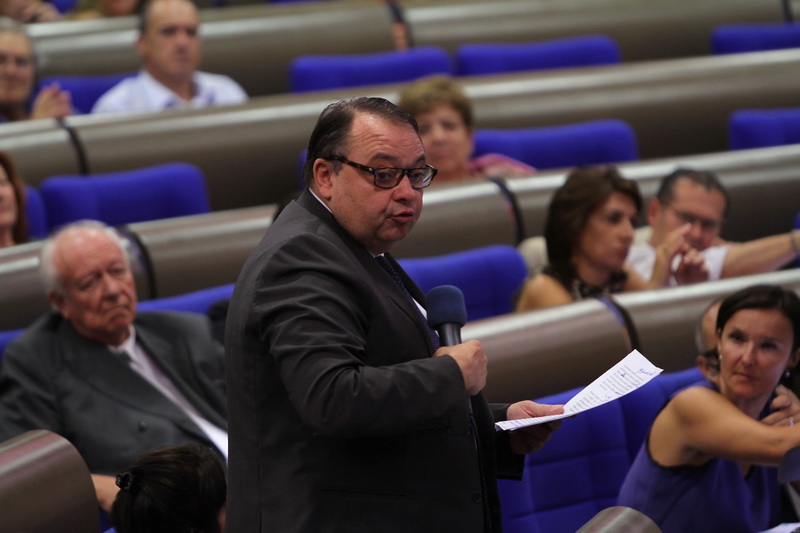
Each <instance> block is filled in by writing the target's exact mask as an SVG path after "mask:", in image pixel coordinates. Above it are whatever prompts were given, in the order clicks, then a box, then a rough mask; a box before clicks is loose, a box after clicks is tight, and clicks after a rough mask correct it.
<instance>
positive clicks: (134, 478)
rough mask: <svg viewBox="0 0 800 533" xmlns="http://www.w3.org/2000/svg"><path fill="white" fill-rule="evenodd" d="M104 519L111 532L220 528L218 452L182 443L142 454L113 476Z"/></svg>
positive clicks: (222, 483) (205, 532) (216, 531)
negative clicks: (114, 489) (113, 488)
mask: <svg viewBox="0 0 800 533" xmlns="http://www.w3.org/2000/svg"><path fill="white" fill-rule="evenodd" d="M117 486H119V488H120V491H119V492H118V493H117V498H116V500H115V501H114V505H113V506H112V508H111V515H110V517H109V518H110V521H111V524H112V525H113V526H114V527H115V529H116V531H117V533H224V532H225V502H226V497H227V483H226V480H225V469H224V467H223V463H222V459H221V457H220V456H219V455H218V454H217V453H216V452H215V451H213V450H211V449H210V448H208V447H205V446H202V445H199V444H186V445H180V446H173V447H170V448H164V449H161V450H155V451H152V452H149V453H146V454H143V455H142V456H141V457H140V458H139V460H138V461H137V462H136V464H134V465H133V466H131V467H130V468H129V469H128V470H126V471H125V472H122V473H121V474H119V475H118V476H117Z"/></svg>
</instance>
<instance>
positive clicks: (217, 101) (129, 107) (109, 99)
mask: <svg viewBox="0 0 800 533" xmlns="http://www.w3.org/2000/svg"><path fill="white" fill-rule="evenodd" d="M193 81H194V86H195V96H194V98H192V100H191V101H187V100H184V99H183V98H181V97H180V96H178V95H177V94H175V93H174V92H172V90H170V89H169V88H167V87H166V86H164V85H162V84H161V83H159V82H158V81H157V80H156V79H155V78H153V76H151V75H150V74H149V73H148V72H147V71H145V70H142V71H140V72H139V74H138V75H137V76H134V77H132V78H127V79H124V80H122V81H121V82H119V83H118V84H116V85H115V86H114V87H112V88H111V89H110V90H109V91H108V92H107V93H105V94H104V95H103V96H101V97H100V98H99V99H98V100H97V103H95V105H94V107H93V108H92V113H146V112H154V111H162V110H164V109H196V108H201V107H209V106H215V105H234V104H241V103H244V102H246V101H247V93H245V92H244V89H242V88H241V87H240V86H239V84H238V83H236V82H235V81H233V80H232V79H231V78H229V77H228V76H224V75H222V74H209V73H207V72H199V71H198V72H195V73H194V75H193Z"/></svg>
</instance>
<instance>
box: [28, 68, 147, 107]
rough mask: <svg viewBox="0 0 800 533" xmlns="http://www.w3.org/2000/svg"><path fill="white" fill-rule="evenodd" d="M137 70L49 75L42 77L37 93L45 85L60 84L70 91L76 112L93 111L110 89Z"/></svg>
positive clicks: (133, 74)
mask: <svg viewBox="0 0 800 533" xmlns="http://www.w3.org/2000/svg"><path fill="white" fill-rule="evenodd" d="M135 75H136V73H135V72H127V73H122V74H97V75H93V76H48V77H46V78H42V79H41V81H40V82H39V84H38V85H37V93H38V91H41V90H42V89H43V88H45V87H49V86H50V85H53V84H54V83H55V84H58V85H59V86H60V87H61V88H62V89H64V90H65V91H68V92H69V93H70V99H71V101H72V108H73V109H74V110H75V112H76V113H79V114H84V115H85V114H88V113H91V112H92V107H94V104H95V102H97V100H98V99H99V98H100V97H101V96H103V94H105V93H106V92H108V90H109V89H111V88H112V87H113V86H115V85H116V84H118V83H119V82H121V81H122V80H124V79H125V78H130V77H131V76H135Z"/></svg>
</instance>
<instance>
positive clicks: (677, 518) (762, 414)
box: [618, 285, 800, 533]
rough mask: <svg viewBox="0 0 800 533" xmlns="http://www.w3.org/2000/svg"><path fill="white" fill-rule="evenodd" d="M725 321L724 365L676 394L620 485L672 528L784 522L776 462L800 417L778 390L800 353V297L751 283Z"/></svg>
mask: <svg viewBox="0 0 800 533" xmlns="http://www.w3.org/2000/svg"><path fill="white" fill-rule="evenodd" d="M716 326H717V343H718V348H719V361H720V369H719V373H718V374H717V375H716V376H713V377H711V378H710V379H709V380H708V381H703V382H700V383H697V384H695V385H691V386H689V387H687V388H684V389H682V390H680V391H678V392H677V393H676V394H675V395H674V396H673V397H672V398H671V399H670V400H669V401H668V402H667V404H666V405H665V406H664V407H663V409H662V410H661V411H660V413H659V414H658V415H657V416H656V418H655V420H654V421H653V424H652V427H651V429H650V432H649V434H648V437H647V439H646V440H645V442H644V443H643V444H642V447H641V448H640V450H639V453H638V454H637V456H636V458H635V460H634V462H633V464H632V466H631V469H630V471H629V472H628V475H627V477H626V479H625V482H624V483H623V485H622V488H621V490H620V494H619V499H618V503H619V505H625V506H629V507H632V508H634V509H636V510H638V511H641V512H642V513H644V514H646V515H647V516H649V517H650V518H651V519H652V520H653V521H655V522H656V523H657V524H658V526H659V527H660V528H661V530H662V531H663V532H664V533H677V532H681V533H683V532H686V531H703V532H707V533H715V532H720V533H722V532H725V533H736V532H742V533H744V532H747V533H750V532H754V531H763V530H766V529H768V528H770V527H773V526H775V525H776V524H778V523H780V521H781V509H780V507H781V497H780V487H779V484H778V480H777V475H776V468H774V467H776V466H777V465H778V464H779V462H780V461H781V459H782V458H783V456H784V454H786V452H787V451H789V450H790V449H792V448H794V447H795V446H798V445H800V424H798V425H795V424H794V416H795V415H794V408H793V407H791V406H790V407H789V408H787V409H776V406H775V401H774V394H775V388H776V386H777V385H778V382H779V380H780V378H781V376H782V375H783V374H785V373H786V372H787V371H789V370H791V369H792V368H793V367H794V366H795V365H796V364H797V362H798V358H799V357H800V352H799V351H798V348H800V299H798V297H797V295H796V294H794V293H793V292H792V291H789V290H785V289H782V288H781V287H778V286H769V285H758V286H753V287H748V288H746V289H742V290H740V291H737V292H736V293H734V294H732V295H730V296H728V297H727V298H725V300H723V302H722V304H721V305H720V308H719V313H718V315H717V322H716Z"/></svg>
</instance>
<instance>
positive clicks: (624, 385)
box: [495, 350, 663, 431]
mask: <svg viewBox="0 0 800 533" xmlns="http://www.w3.org/2000/svg"><path fill="white" fill-rule="evenodd" d="M661 372H663V370H662V369H661V368H658V367H656V366H655V365H653V363H651V362H650V361H648V360H647V358H646V357H645V356H643V355H642V354H641V353H639V351H638V350H633V351H632V352H631V353H629V354H628V355H626V356H625V357H624V358H623V359H622V361H620V362H619V363H617V364H616V365H614V366H613V367H611V368H609V369H608V370H606V371H605V372H604V373H603V375H602V376H600V377H599V378H597V379H596V380H594V381H593V382H592V383H590V384H589V386H588V387H586V388H584V389H583V390H581V391H580V392H579V393H578V394H576V395H575V396H573V397H572V399H570V400H569V401H568V402H567V403H566V404H565V405H564V413H563V414H560V415H550V416H539V417H536V418H519V419H517V420H506V421H504V422H497V423H496V424H495V428H496V429H497V430H498V431H502V430H511V429H519V428H522V427H526V426H533V425H536V424H543V423H545V422H550V421H551V420H559V419H561V418H567V417H570V416H573V415H576V414H578V413H581V412H583V411H588V410H589V409H592V408H594V407H597V406H598V405H603V404H604V403H608V402H611V401H614V400H616V399H617V398H620V397H622V396H624V395H626V394H628V393H629V392H631V391H634V390H636V389H638V388H639V387H641V386H642V385H644V384H645V383H647V382H648V381H650V380H651V379H653V378H654V377H656V376H657V375H659V374H660V373H661Z"/></svg>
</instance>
